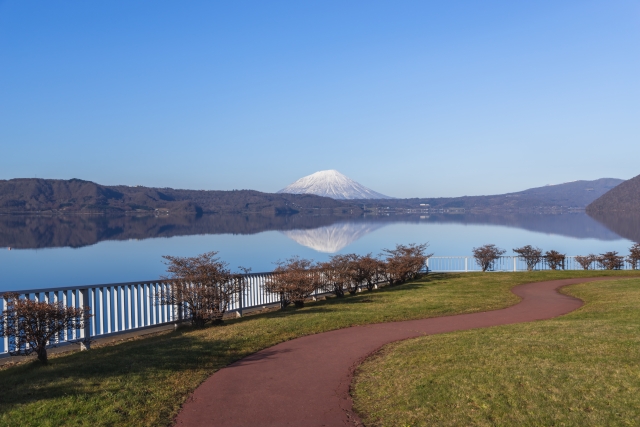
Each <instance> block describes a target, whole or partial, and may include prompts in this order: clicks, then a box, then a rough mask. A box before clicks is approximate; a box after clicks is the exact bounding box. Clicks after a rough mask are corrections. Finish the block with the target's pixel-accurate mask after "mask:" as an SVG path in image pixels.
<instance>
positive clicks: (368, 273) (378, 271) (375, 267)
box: [357, 254, 385, 291]
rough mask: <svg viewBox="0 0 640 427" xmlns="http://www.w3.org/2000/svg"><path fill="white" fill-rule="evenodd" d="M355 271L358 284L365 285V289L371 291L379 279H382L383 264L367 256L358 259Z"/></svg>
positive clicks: (369, 255)
mask: <svg viewBox="0 0 640 427" xmlns="http://www.w3.org/2000/svg"><path fill="white" fill-rule="evenodd" d="M357 269H358V273H357V274H358V275H359V276H358V277H359V280H360V281H359V283H366V285H367V289H368V290H370V291H372V290H373V288H374V287H375V286H376V284H377V283H378V282H379V281H380V278H382V277H384V271H385V263H384V262H383V261H381V260H379V259H378V258H374V257H373V256H372V255H371V254H367V255H364V256H361V257H359V258H358V260H357Z"/></svg>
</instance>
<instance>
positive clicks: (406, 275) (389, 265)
mask: <svg viewBox="0 0 640 427" xmlns="http://www.w3.org/2000/svg"><path fill="white" fill-rule="evenodd" d="M428 247H429V244H428V243H423V244H421V245H418V244H415V243H411V244H409V245H399V244H398V245H396V247H395V249H383V253H384V255H386V259H385V274H386V276H387V279H388V280H389V284H390V285H393V284H396V283H404V282H406V281H407V280H410V279H413V278H414V277H416V276H417V275H418V273H419V272H420V270H422V268H423V267H424V264H425V262H426V261H427V258H429V257H430V256H432V255H433V254H427V253H426V250H427V248H428Z"/></svg>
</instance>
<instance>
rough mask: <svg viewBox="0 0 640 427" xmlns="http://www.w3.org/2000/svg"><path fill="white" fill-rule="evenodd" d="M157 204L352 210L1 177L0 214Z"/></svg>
mask: <svg viewBox="0 0 640 427" xmlns="http://www.w3.org/2000/svg"><path fill="white" fill-rule="evenodd" d="M157 209H159V210H163V211H164V210H166V211H169V212H179V213H263V214H293V213H298V212H318V211H326V212H328V213H336V212H339V213H347V212H351V211H352V210H353V209H352V206H351V205H349V204H347V203H344V202H340V201H337V200H333V199H330V198H328V197H319V196H314V195H298V194H270V193H261V192H259V191H253V190H234V191H205V190H176V189H172V188H149V187H141V186H136V187H128V186H104V185H99V184H96V183H94V182H91V181H83V180H80V179H70V180H58V179H34V178H27V179H11V180H0V213H33V212H45V211H48V212H56V213H71V212H84V213H88V212H103V213H127V212H139V211H155V210H157ZM356 210H358V208H356Z"/></svg>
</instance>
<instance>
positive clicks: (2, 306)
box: [0, 296, 9, 353]
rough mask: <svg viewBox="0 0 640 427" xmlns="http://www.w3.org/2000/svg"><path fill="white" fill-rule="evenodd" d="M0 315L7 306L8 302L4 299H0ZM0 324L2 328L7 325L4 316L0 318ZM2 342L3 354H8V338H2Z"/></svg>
mask: <svg viewBox="0 0 640 427" xmlns="http://www.w3.org/2000/svg"><path fill="white" fill-rule="evenodd" d="M0 303H2V304H0V315H1V314H2V312H3V311H4V310H6V309H7V308H8V306H9V301H8V300H7V299H6V298H5V297H4V296H2V297H0ZM0 322H2V323H3V325H2V326H3V328H6V327H7V324H6V323H5V319H4V316H2V317H0ZM2 341H3V352H4V353H8V352H9V336H7V335H5V336H4V338H3V339H2Z"/></svg>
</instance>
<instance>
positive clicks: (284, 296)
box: [264, 256, 322, 308]
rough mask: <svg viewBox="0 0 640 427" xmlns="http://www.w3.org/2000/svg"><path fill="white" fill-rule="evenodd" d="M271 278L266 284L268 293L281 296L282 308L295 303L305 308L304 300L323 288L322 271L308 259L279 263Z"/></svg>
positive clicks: (290, 259) (294, 259)
mask: <svg viewBox="0 0 640 427" xmlns="http://www.w3.org/2000/svg"><path fill="white" fill-rule="evenodd" d="M276 265H277V267H276V269H275V270H274V271H273V274H272V275H271V277H269V278H268V279H267V281H266V282H265V285H264V288H265V289H266V291H267V292H271V293H274V294H278V295H280V306H281V307H282V308H285V307H286V306H288V305H289V304H291V303H293V304H294V305H295V306H296V307H304V300H305V299H307V298H308V297H310V296H311V294H313V292H314V291H315V290H316V289H318V288H319V287H321V286H322V274H321V273H322V271H321V269H320V268H319V267H318V266H317V265H315V264H314V263H313V261H311V260H308V259H303V258H299V257H297V256H296V257H292V258H289V259H287V260H285V261H278V262H277V263H276Z"/></svg>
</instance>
